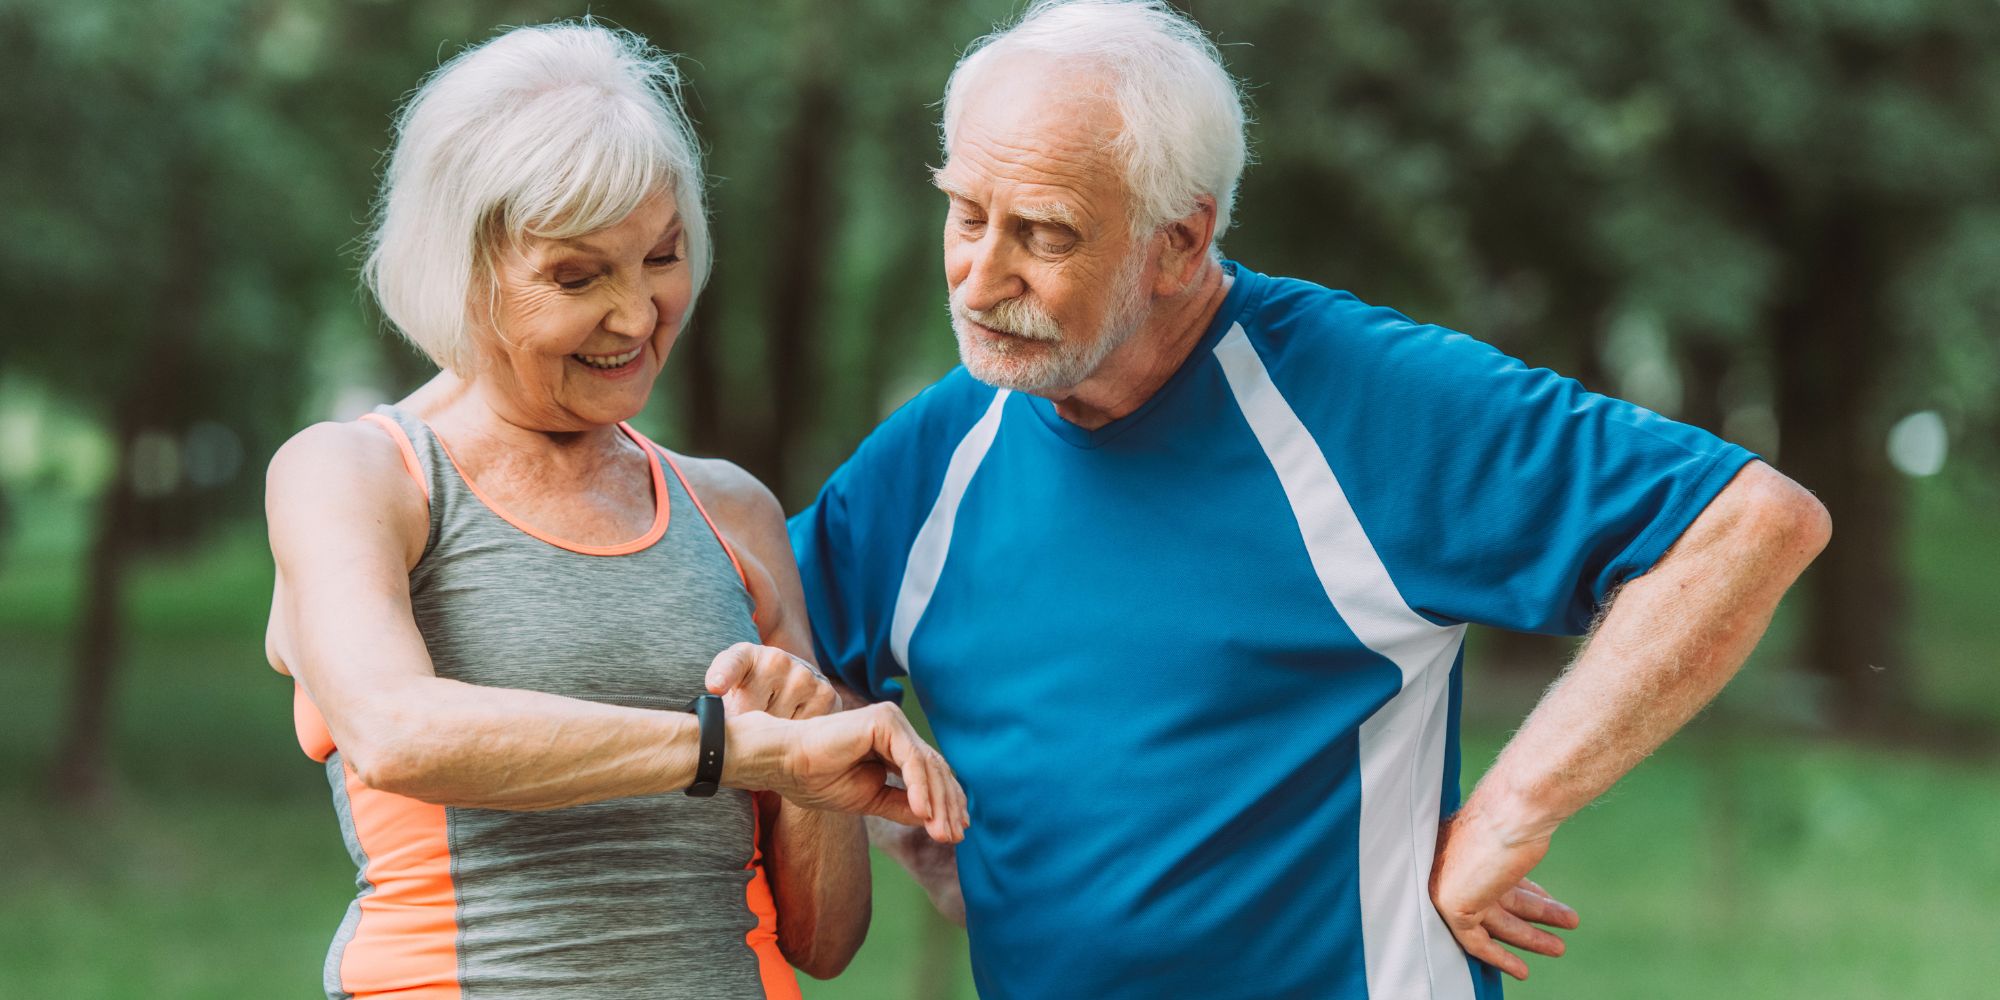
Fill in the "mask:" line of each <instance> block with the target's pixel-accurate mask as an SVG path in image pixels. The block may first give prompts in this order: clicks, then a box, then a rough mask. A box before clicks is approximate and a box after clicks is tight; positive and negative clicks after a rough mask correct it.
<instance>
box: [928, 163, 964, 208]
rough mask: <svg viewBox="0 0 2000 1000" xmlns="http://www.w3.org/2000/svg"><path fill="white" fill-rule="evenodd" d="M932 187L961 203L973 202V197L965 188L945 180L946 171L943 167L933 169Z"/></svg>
mask: <svg viewBox="0 0 2000 1000" xmlns="http://www.w3.org/2000/svg"><path fill="white" fill-rule="evenodd" d="M931 185H932V186H933V187H935V188H937V189H938V190H939V191H943V192H944V193H945V194H948V195H950V196H952V197H953V198H957V199H959V200H960V201H971V200H972V195H971V194H969V193H968V192H967V191H966V190H965V189H964V188H962V187H959V186H958V185H957V184H954V183H952V182H951V181H949V180H946V179H945V176H944V169H943V168H942V167H932V168H931Z"/></svg>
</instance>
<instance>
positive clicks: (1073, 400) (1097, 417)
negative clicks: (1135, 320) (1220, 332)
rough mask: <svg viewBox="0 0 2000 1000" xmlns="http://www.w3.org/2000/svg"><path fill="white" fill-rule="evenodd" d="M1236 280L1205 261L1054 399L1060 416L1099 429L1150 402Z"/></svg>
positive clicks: (1183, 357) (1172, 373)
mask: <svg viewBox="0 0 2000 1000" xmlns="http://www.w3.org/2000/svg"><path fill="white" fill-rule="evenodd" d="M1233 280H1234V279H1233V276H1231V275H1229V274H1228V273H1226V272H1225V271H1223V269H1222V265H1221V264H1220V263H1218V262H1217V261H1215V260H1214V259H1209V260H1206V261H1204V262H1203V264H1202V270H1201V274H1200V275H1199V276H1198V277H1197V278H1196V279H1195V281H1194V284H1193V285H1192V286H1191V287H1190V288H1189V289H1188V290H1187V291H1185V292H1183V293H1181V294H1180V295H1179V296H1176V297H1175V298H1174V299H1171V300H1168V301H1167V302H1164V303H1162V304H1161V306H1160V307H1159V308H1158V309H1157V311H1155V312H1154V314H1153V315H1151V316H1149V317H1147V318H1146V322H1145V324H1144V325H1143V326H1141V327H1140V328H1139V330H1138V332H1136V333H1134V334H1133V335H1132V338H1131V339H1130V340H1127V341H1126V342H1125V343H1124V344H1123V345H1121V346H1119V348H1118V349H1117V350H1115V351H1112V352H1111V355H1110V356H1109V357H1107V358H1105V359H1104V363H1103V364H1101V365H1099V366H1098V367H1097V370H1096V371H1094V372H1092V373H1091V375H1090V377H1089V378H1087V379H1084V380H1083V381H1082V382H1079V383H1077V385H1076V387H1075V388H1074V389H1072V390H1071V391H1070V392H1069V394H1068V395H1067V396H1063V397H1061V398H1054V397H1052V398H1051V401H1052V402H1054V403H1055V407H1056V415H1057V416H1060V417H1062V418H1063V419H1064V420H1066V421H1068V422H1069V423H1072V424H1075V425H1076V426H1078V427H1081V428H1083V429H1085V430H1096V429H1097V428H1099V427H1102V426H1104V425H1105V424H1108V423H1110V422H1112V421H1113V420H1117V419H1119V418H1120V417H1123V416H1125V415H1127V414H1129V413H1131V412H1132V411H1134V410H1137V409H1138V408H1139V407H1141V406H1144V405H1145V404H1146V400H1149V399H1151V398H1153V394H1154V393H1156V392H1158V391H1160V387H1161V386H1164V385H1166V384H1167V380H1168V379H1170V378H1173V377H1174V372H1176V371H1179V370H1180V367H1181V364H1182V363H1183V362H1185V361H1186V360H1187V357H1188V355H1189V354H1190V353H1192V352H1193V351H1194V346H1195V344H1197V343H1200V342H1201V336H1202V334H1204V333H1206V332H1207V331H1208V327H1209V324H1210V323H1213V322H1214V321H1215V314H1216V313H1217V312H1218V311H1220V310H1221V309H1222V302H1223V300H1224V299H1226V298H1228V296H1229V286H1230V284H1231V282H1232V281H1233Z"/></svg>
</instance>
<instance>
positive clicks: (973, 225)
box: [958, 215, 986, 233]
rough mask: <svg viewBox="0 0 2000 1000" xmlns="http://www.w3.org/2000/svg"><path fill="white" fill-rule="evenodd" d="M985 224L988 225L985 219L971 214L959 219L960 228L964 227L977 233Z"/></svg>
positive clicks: (967, 230)
mask: <svg viewBox="0 0 2000 1000" xmlns="http://www.w3.org/2000/svg"><path fill="white" fill-rule="evenodd" d="M985 226H986V220H985V219H975V218H973V217H971V216H969V215H968V216H962V217H960V218H959V220H958V228H960V229H963V230H965V231H966V232H968V233H976V232H978V231H979V230H980V229H982V228H984V227H985Z"/></svg>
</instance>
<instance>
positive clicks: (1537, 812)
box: [1431, 462, 1832, 979]
mask: <svg viewBox="0 0 2000 1000" xmlns="http://www.w3.org/2000/svg"><path fill="white" fill-rule="evenodd" d="M1831 533H1832V523H1831V521H1830V519H1829V518H1828V517H1827V513H1826V509H1825V508H1824V507H1822V506H1820V503H1819V501H1818V500H1815V499H1814V498H1813V496H1812V494H1810V493H1808V492H1807V491H1806V490H1804V489H1803V488H1801V487H1800V486H1798V485H1797V484H1796V483H1793V482H1792V481H1791V480H1789V479H1787V478H1785V477H1784V476H1782V475H1780V474H1779V473H1778V472H1777V471H1776V470H1774V469H1772V468H1771V467H1770V466H1768V465H1765V464H1763V463H1761V462H1753V463H1751V464H1749V465H1747V466H1745V467H1744V468H1743V470H1742V471H1741V472H1739V473H1737V475H1736V477H1735V478H1734V479H1733V480H1731V481H1730V484H1729V485H1728V486H1727V487H1726V488H1724V489H1723V491H1722V492H1721V493H1720V494H1718V495H1717V496H1716V498H1715V499H1714V501H1712V502H1711V503H1710V504H1709V505H1708V507H1707V509H1706V510H1704V511H1703V512H1702V514H1701V516H1700V517H1698V518H1696V519H1695V521H1694V523H1693V524H1692V525H1690V526H1689V527H1688V529H1687V531H1686V532H1684V533H1683V534H1682V535H1681V537H1680V539H1679V540H1678V541H1677V542H1675V543H1674V547H1673V548H1672V549H1671V550H1669V551H1668V553H1667V554H1666V556H1665V557H1663V558H1662V559H1661V560H1660V561H1659V563H1658V564H1657V565H1656V566H1655V567H1654V568H1653V569H1652V571H1651V572H1648V573H1646V574H1645V575H1643V576H1640V577H1638V578H1636V579H1634V580H1632V581H1631V582H1629V583H1627V584H1626V585H1625V586H1624V587H1623V588H1621V589H1620V590H1619V591H1618V593H1617V595H1616V597H1615V599H1614V600H1613V601H1612V602H1611V603H1610V605H1609V607H1608V609H1607V610H1606V611H1605V613H1604V615H1603V617H1602V618H1601V619H1600V621H1599V623H1598V625H1597V628H1596V629H1595V630H1594V631H1593V633H1592V634H1591V637H1590V640H1589V642H1588V643H1587V644H1586V645H1585V646H1584V649H1583V652H1582V653H1581V654H1580V655H1579V656H1578V657H1577V659H1576V661H1575V662H1574V663H1573V664H1571V665H1570V668H1569V670H1568V671H1567V672H1565V673H1564V675H1563V677H1562V678H1561V679H1560V680H1559V681H1557V682H1556V684H1555V686H1553V687H1552V688H1551V689H1550V690H1549V692H1548V693H1547V694H1546V695H1544V696H1543V698H1542V701H1541V704H1539V705H1537V706H1536V707H1535V710H1534V712H1533V714H1531V715H1530V716H1529V717H1528V721H1527V723H1526V724H1524V725H1523V726H1522V727H1521V730H1520V731H1519V732H1518V733H1516V734H1515V736H1514V739H1513V740H1512V741H1511V742H1509V743H1508V744H1507V747H1506V749H1504V750H1503V751H1501V754H1500V758H1499V760H1497V761H1496V762H1495V763H1494V765H1493V767H1492V768H1491V769H1490V770H1488V771H1487V772H1486V776H1485V777H1484V778H1482V779H1480V782H1479V785H1478V787H1477V788H1475V789H1474V790H1473V792H1472V795H1471V796H1470V797H1468V798H1467V799H1466V801H1465V805H1464V806H1463V807H1462V808H1461V809H1460V810H1459V811H1458V813H1457V814H1456V815H1454V816H1453V817H1452V818H1451V819H1450V820H1449V821H1448V822H1447V823H1446V824H1445V826H1444V829H1443V830H1442V831H1441V834H1440V836H1439V843H1438V853H1437V858H1436V861H1435V863H1434V864H1433V866H1432V870H1431V898H1432V901H1433V902H1434V903H1435V904H1436V905H1437V909H1438V912H1439V914H1441V915H1442V916H1443V917H1444V920H1445V923H1446V924H1447V925H1448V926H1449V927H1450V928H1451V931H1452V934H1453V935H1454V936H1456V937H1457V938H1458V941H1459V944H1460V945H1461V946H1462V947H1464V948H1465V950H1466V951H1467V952H1468V953H1469V954H1471V955H1473V956H1474V957H1476V958H1479V959H1482V960H1484V961H1486V962H1488V963H1490V964H1492V965H1494V966H1497V967H1498V968H1500V969H1501V970H1502V971H1505V972H1506V973H1508V974H1509V975H1512V976H1514V977H1515V978H1517V979H1525V978H1527V975H1528V967H1527V964H1526V963H1525V962H1523V961H1522V960H1521V958H1520V957H1519V956H1517V955H1515V954H1513V953H1512V952H1509V951H1508V950H1507V949H1506V948H1503V947H1501V946H1500V944H1499V943H1498V942H1500V941H1504V942H1507V943H1510V944H1514V945H1517V946H1520V947H1524V948H1528V949H1529V950H1532V951H1538V952H1541V953H1543V954H1560V953H1561V944H1560V942H1559V941H1557V940H1556V939H1555V937H1554V935H1551V934H1549V933H1547V932H1546V931H1541V930H1538V929H1536V928H1533V927H1531V926H1529V925H1528V924H1527V923H1526V922H1524V921H1523V920H1521V919H1520V918H1519V917H1518V916H1516V915H1514V914H1513V913H1510V912H1508V907H1505V906H1503V905H1502V901H1503V899H1505V898H1506V897H1507V896H1508V894H1509V893H1510V892H1514V891H1516V889H1517V884H1518V883H1519V882H1520V881H1521V880H1522V879H1523V878H1525V877H1526V876H1527V874H1528V873H1529V872H1530V871H1532V870H1533V869H1534V867H1535V866H1536V865H1537V864H1539V863H1540V862H1541V860H1542V858H1543V856H1544V855H1546V854H1547V853H1548V849H1549V840H1550V838H1551V837H1552V836H1553V835H1554V834H1555V831H1556V828H1557V827H1558V826H1560V825H1562V823H1563V821H1564V820H1567V819H1568V818H1569V817H1570V816H1572V815H1574V814H1575V813H1576V812H1577V811H1578V810H1580V809H1582V808H1583V807H1584V806H1586V805H1589V804H1590V803H1591V802H1592V801H1593V800H1595V799H1596V798H1597V797H1598V796H1599V795H1602V794H1604V792H1605V791H1606V790H1607V789H1609V788H1610V787H1611V785H1612V784H1613V783H1614V782H1616V781H1617V780H1618V779H1619V778H1621V777H1623V776H1624V775H1625V773H1626V772H1627V771H1630V770H1631V769H1632V768H1633V767H1634V766H1635V765H1637V764H1638V763H1639V761H1641V760H1643V759H1645V757H1646V755H1648V754H1650V753H1652V752H1653V751H1654V750H1655V749H1657V748H1658V747H1659V746H1660V744H1662V743H1664V742H1666V740H1667V737H1669V736H1672V735H1673V734H1674V732H1675V731H1677V730H1679V729H1680V728H1681V726H1683V725H1685V724H1686V723H1687V721H1688V720H1689V719H1691V718H1693V717H1694V715H1695V713H1696V712H1698V711H1700V710H1701V708H1702V707H1703V706H1704V705H1707V704H1708V702H1709V700H1710V699H1712V698H1714V697H1715V695H1716V692H1718V691H1720V690H1721V689H1722V686H1723V685H1724V684H1725V683H1727V682H1728V680H1729V678H1730V677H1731V676H1732V675H1734V674H1735V673H1736V670H1737V668H1738V667H1740V666H1742V664H1743V661H1744V660H1745V659H1746V658H1747V657H1748V656H1749V655H1750V651H1751V649H1753V648H1755V647H1756V645H1757V640H1758V639H1759V638H1760V637H1762V636H1763V634H1764V629H1765V627H1766V626H1767V625H1769V624H1770V621H1771V614H1772V612H1773V611H1774V610H1776V608H1777V606H1778V599H1779V598H1780V597H1782V596H1784V593H1785V590H1786V589H1787V588H1788V587H1790V586H1791V585H1792V581H1793V580H1796V579H1797V578H1798V575H1799V573H1800V572H1801V571H1803V570H1804V569H1805V567H1806V565H1807V564H1808V563H1810V562H1812V560H1813V557H1814V556H1817V555H1818V554H1819V552H1820V550H1821V549H1823V548H1825V547H1826V543H1827V539H1828V538H1829V537H1830V536H1831Z"/></svg>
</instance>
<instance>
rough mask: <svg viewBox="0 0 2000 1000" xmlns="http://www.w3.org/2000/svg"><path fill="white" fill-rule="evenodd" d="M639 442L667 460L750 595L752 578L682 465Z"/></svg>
mask: <svg viewBox="0 0 2000 1000" xmlns="http://www.w3.org/2000/svg"><path fill="white" fill-rule="evenodd" d="M639 440H641V441H645V442H646V444H648V445H651V446H652V448H653V450H655V451H657V452H659V453H660V457H662V458H665V459H666V460H667V467H668V468H671V469H673V470H674V478H675V479H678V480H680V483H681V489H684V490H686V491H687V495H688V499H689V500H692V501H694V510H695V513H697V514H700V515H701V519H702V520H703V521H705V522H707V523H708V530H709V532H710V533H712V534H714V535H715V540H716V541H717V542H718V543H720V544H721V545H722V554H723V555H726V556H728V557H729V565H731V566H734V567H736V578H737V579H738V580H741V581H743V592H744V593H746V594H748V593H750V578H749V577H748V576H745V575H744V573H743V563H742V561H741V560H739V559H737V558H736V549H735V547H733V546H731V545H730V544H729V539H727V538H724V537H722V529H721V528H718V527H716V526H715V518H712V517H710V516H708V508H707V507H704V506H702V502H701V497H700V496H699V495H697V494H696V493H695V491H694V487H692V486H689V485H688V477H687V474H686V473H683V472H682V471H681V464H680V463H679V462H676V461H674V456H673V454H672V453H670V452H668V451H667V449H665V448H662V447H660V446H659V445H657V444H653V442H651V441H647V440H646V439H645V438H644V437H641V438H640V439H639ZM751 602H752V603H753V604H754V603H755V602H756V598H755V597H752V598H751Z"/></svg>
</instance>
